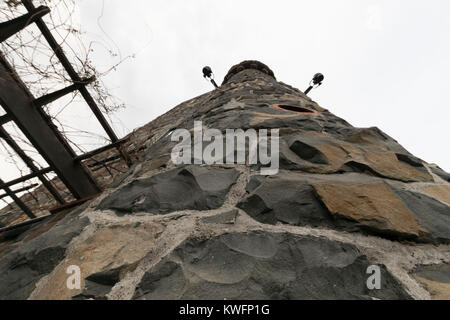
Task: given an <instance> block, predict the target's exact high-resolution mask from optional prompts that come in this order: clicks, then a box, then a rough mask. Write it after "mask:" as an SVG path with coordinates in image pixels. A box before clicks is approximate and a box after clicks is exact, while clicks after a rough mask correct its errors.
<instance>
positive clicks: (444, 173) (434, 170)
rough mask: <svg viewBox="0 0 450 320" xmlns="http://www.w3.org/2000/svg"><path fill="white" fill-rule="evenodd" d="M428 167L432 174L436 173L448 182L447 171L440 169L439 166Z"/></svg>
mask: <svg viewBox="0 0 450 320" xmlns="http://www.w3.org/2000/svg"><path fill="white" fill-rule="evenodd" d="M430 169H431V171H432V172H433V173H434V174H436V175H438V176H439V177H441V178H442V179H444V180H445V181H447V182H450V173H448V172H445V171H444V170H442V169H441V168H439V167H434V166H433V167H430Z"/></svg>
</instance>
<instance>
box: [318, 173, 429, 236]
mask: <svg viewBox="0 0 450 320" xmlns="http://www.w3.org/2000/svg"><path fill="white" fill-rule="evenodd" d="M314 189H315V190H316V192H317V194H318V196H319V197H320V199H321V200H322V202H323V203H324V204H325V205H326V207H327V208H328V210H329V211H330V212H331V213H332V214H334V215H337V216H342V217H345V218H348V219H351V220H353V221H355V222H357V223H358V224H359V225H361V226H363V227H366V228H368V229H370V230H372V231H374V232H379V233H380V234H385V235H401V236H404V237H406V238H420V237H423V236H424V234H425V233H426V229H424V228H422V227H421V225H420V224H419V222H418V221H417V218H416V217H415V215H414V214H413V213H412V212H411V211H410V210H409V209H408V207H407V206H406V205H405V204H404V203H403V202H402V201H401V200H400V199H398V198H397V197H396V196H395V194H394V193H393V192H392V191H391V189H390V188H389V187H388V186H387V185H386V184H385V183H384V182H379V183H373V184H361V185H358V184H355V185H343V184H315V185H314Z"/></svg>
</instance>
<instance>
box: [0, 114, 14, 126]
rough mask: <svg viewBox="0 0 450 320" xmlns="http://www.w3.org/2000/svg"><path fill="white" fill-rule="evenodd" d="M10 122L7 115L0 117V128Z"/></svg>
mask: <svg viewBox="0 0 450 320" xmlns="http://www.w3.org/2000/svg"><path fill="white" fill-rule="evenodd" d="M11 120H12V119H11V117H10V116H8V115H7V114H4V115H2V116H0V126H2V125H4V124H5V123H8V122H10V121H11Z"/></svg>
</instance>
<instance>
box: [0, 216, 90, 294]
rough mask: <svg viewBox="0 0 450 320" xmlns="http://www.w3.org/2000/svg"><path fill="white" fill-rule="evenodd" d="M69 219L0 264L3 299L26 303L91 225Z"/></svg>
mask: <svg viewBox="0 0 450 320" xmlns="http://www.w3.org/2000/svg"><path fill="white" fill-rule="evenodd" d="M88 223H89V220H88V219H87V218H83V219H79V218H78V216H69V217H66V218H65V219H63V220H62V221H61V222H60V223H58V224H57V225H56V226H54V227H53V228H52V229H50V230H49V231H47V232H45V233H43V234H42V235H39V236H37V237H36V238H34V239H32V240H30V241H28V242H25V243H23V244H22V245H21V246H19V247H17V248H16V249H15V250H13V251H12V252H9V253H8V254H6V255H4V256H3V257H2V258H1V260H0V299H27V298H28V297H29V295H30V294H31V292H32V291H33V290H34V289H35V285H36V282H37V281H38V280H39V279H40V278H42V277H43V276H45V275H47V274H48V273H50V272H52V271H53V269H54V268H55V266H56V265H58V263H59V262H60V261H61V260H63V258H64V254H65V251H66V247H67V245H68V244H69V242H70V241H71V240H72V239H73V238H74V237H76V236H77V235H79V234H80V232H81V231H82V230H83V228H84V227H85V226H86V225H88Z"/></svg>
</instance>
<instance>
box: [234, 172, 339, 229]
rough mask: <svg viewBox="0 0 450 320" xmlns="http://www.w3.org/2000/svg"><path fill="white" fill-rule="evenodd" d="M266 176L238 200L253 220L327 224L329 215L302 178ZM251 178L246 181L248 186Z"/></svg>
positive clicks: (313, 224) (273, 222)
mask: <svg viewBox="0 0 450 320" xmlns="http://www.w3.org/2000/svg"><path fill="white" fill-rule="evenodd" d="M296 178H297V179H295V178H293V179H291V178H289V177H286V176H283V177H268V178H267V179H266V180H265V182H264V183H263V184H262V185H261V186H260V187H258V188H257V189H256V190H255V191H254V192H252V193H251V194H250V195H249V196H248V197H247V198H245V199H243V200H242V201H240V202H239V203H238V205H237V206H238V207H239V208H241V209H243V210H244V211H245V212H246V213H247V214H249V215H250V216H251V217H253V218H254V219H255V220H257V221H259V222H263V223H270V224H275V223H276V222H277V221H280V222H283V223H288V224H293V225H311V226H329V225H331V224H332V222H331V219H330V218H331V216H330V214H329V213H328V212H327V210H326V209H325V208H324V207H323V206H322V204H321V203H320V202H319V201H318V200H317V198H316V196H315V195H314V189H313V187H312V186H311V185H309V184H308V183H307V181H306V180H305V179H303V180H302V178H301V177H299V176H296ZM255 179H258V178H253V179H252V180H251V182H250V183H249V184H250V185H252V184H253V183H254V182H253V181H254V180H255Z"/></svg>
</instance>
